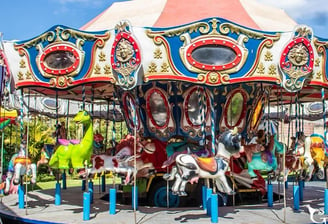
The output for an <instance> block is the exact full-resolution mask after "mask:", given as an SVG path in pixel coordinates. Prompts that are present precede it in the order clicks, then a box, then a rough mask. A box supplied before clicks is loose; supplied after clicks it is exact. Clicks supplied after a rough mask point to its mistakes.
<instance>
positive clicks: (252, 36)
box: [4, 0, 328, 139]
mask: <svg viewBox="0 0 328 224" xmlns="http://www.w3.org/2000/svg"><path fill="white" fill-rule="evenodd" d="M327 46H328V40H327V39H323V38H319V37H316V36H315V34H314V33H313V31H312V29H311V28H310V27H308V26H305V25H296V23H295V22H294V21H293V20H292V19H290V17H288V16H287V15H286V14H285V12H284V11H282V10H280V9H274V8H272V7H268V6H264V5H262V4H259V3H258V2H256V1H255V0H247V1H246V0H239V1H237V0H232V1H214V0H208V1H193V2H192V4H191V3H190V2H189V1H184V0H183V1H172V0H166V1H164V0H157V1H146V0H135V1H125V2H118V3H114V4H113V5H112V6H111V7H109V8H108V9H107V10H105V11H104V12H103V13H102V14H100V15H99V16H97V17H96V18H95V19H94V20H92V21H90V22H89V23H88V24H86V25H85V26H83V27H82V28H81V29H73V28H70V27H67V26H64V25H55V26H53V27H51V28H49V29H48V30H47V31H45V32H44V33H42V34H40V35H39V36H37V37H33V38H31V39H29V40H22V41H12V42H5V43H4V52H5V55H6V57H7V58H8V60H7V61H8V64H9V68H10V72H11V74H12V75H13V80H14V83H15V88H16V89H23V90H24V92H25V93H30V94H34V93H37V94H41V95H42V96H44V97H55V96H58V98H62V99H71V100H76V101H84V102H90V103H93V102H95V101H98V102H99V101H102V102H108V101H111V100H114V99H115V100H116V99H117V100H118V101H119V102H120V103H121V104H123V107H124V108H123V112H124V117H125V118H126V119H129V121H130V127H131V128H132V127H133V126H134V124H132V122H134V119H135V118H134V114H133V113H132V112H133V111H135V110H136V107H137V106H140V107H139V113H140V114H139V113H138V112H137V113H136V115H137V117H138V119H136V121H137V122H139V123H140V125H139V127H140V130H142V128H143V129H144V130H145V132H148V134H149V135H151V136H153V135H156V136H157V135H158V136H160V137H161V138H163V139H164V138H168V137H169V135H171V134H172V133H175V134H182V135H193V136H195V137H197V136H200V134H199V133H200V131H201V126H202V125H201V120H202V119H201V118H200V116H199V111H200V109H199V108H198V107H197V105H198V106H199V105H200V102H199V99H200V97H201V95H207V96H208V97H206V98H208V100H205V99H204V100H203V101H204V102H203V104H206V107H207V108H214V112H213V114H216V116H217V119H221V120H220V121H215V122H216V124H215V125H216V126H219V127H220V128H222V129H223V128H225V127H228V128H229V127H232V126H238V128H240V129H241V130H246V128H245V127H246V125H247V124H249V123H250V122H249V121H251V120H259V119H258V118H260V117H261V116H262V113H261V110H262V108H263V107H264V106H266V105H268V101H269V102H270V106H272V105H273V104H274V103H279V104H280V103H285V104H290V103H298V104H299V103H304V102H313V101H318V100H321V98H323V97H325V96H326V93H325V91H323V89H327V88H328V79H327V78H328V77H327V53H328V51H327ZM209 98H211V101H213V102H210V100H209ZM233 101H234V103H233V104H235V105H233V106H230V103H231V102H233ZM188 102H190V103H188ZM240 102H243V103H242V104H238V103H240ZM103 104H106V103H103ZM172 105H175V106H172ZM231 105H232V103H231ZM236 105H237V106H238V105H242V107H238V108H239V112H240V113H238V114H237V115H238V116H239V117H238V119H237V118H236V120H235V121H233V122H232V123H231V121H230V120H231V119H230V118H229V119H230V120H228V119H227V118H225V117H228V116H230V115H229V113H231V112H230V111H232V109H231V108H233V107H234V109H235V108H237V107H236ZM206 107H205V108H206ZM222 108H225V109H222ZM173 110H175V111H173ZM192 110H194V111H192ZM172 111H173V112H172ZM194 112H195V113H194ZM196 112H197V113H196ZM206 113H207V114H209V112H206ZM153 114H155V115H156V116H153ZM173 115H174V116H173ZM177 116H178V118H177ZM205 117H206V118H207V123H206V130H207V131H208V130H210V128H211V122H210V120H209V117H210V116H209V115H207V116H205ZM148 118H149V119H148ZM223 118H225V119H226V120H224V119H223ZM255 118H256V119H255ZM256 125H257V123H256V122H253V124H252V125H251V126H252V127H251V130H252V131H253V130H255V129H256ZM212 126H214V125H212ZM141 127H142V128H141ZM190 127H191V128H190Z"/></svg>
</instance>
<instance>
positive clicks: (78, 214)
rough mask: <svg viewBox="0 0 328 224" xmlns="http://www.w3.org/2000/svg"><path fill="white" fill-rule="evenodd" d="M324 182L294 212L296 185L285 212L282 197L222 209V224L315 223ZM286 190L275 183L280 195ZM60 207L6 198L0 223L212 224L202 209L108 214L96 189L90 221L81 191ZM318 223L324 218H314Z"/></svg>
mask: <svg viewBox="0 0 328 224" xmlns="http://www.w3.org/2000/svg"><path fill="white" fill-rule="evenodd" d="M325 186H326V183H325V182H320V181H315V182H306V183H305V187H304V190H303V201H301V202H300V204H299V209H297V210H295V209H294V201H293V183H289V185H288V188H287V189H286V201H287V206H286V209H284V203H283V199H282V198H283V197H282V198H281V200H280V201H279V200H277V201H274V203H273V206H272V207H268V204H267V203H266V202H263V203H260V204H256V205H254V204H253V205H241V206H225V207H219V223H234V224H235V223H240V224H244V223H245V224H246V223H265V224H273V223H284V221H285V223H292V224H296V223H298V224H300V223H313V221H312V220H311V218H310V214H309V209H308V207H307V206H308V205H309V206H311V207H312V208H314V209H321V210H323V208H324V191H325ZM279 188H280V189H281V192H282V188H283V186H282V185H280V186H278V184H276V183H273V191H274V192H275V193H277V192H278V191H279ZM61 193H62V195H61V204H60V205H55V198H54V195H55V190H36V191H32V192H28V194H27V203H25V205H27V206H25V208H23V209H20V208H19V207H18V195H15V194H12V195H8V196H4V197H2V199H1V203H0V217H1V220H0V223H92V224H95V223H113V224H132V223H140V224H141V223H145V224H152V223H155V224H161V223H163V224H170V223H197V224H199V223H211V217H209V216H208V215H206V211H204V210H203V209H202V208H201V207H179V208H156V207H149V206H139V207H138V210H137V211H136V212H135V213H134V211H133V210H132V207H131V205H122V204H117V206H116V214H115V215H111V214H109V202H108V201H107V200H103V198H104V195H105V193H103V192H100V189H97V188H95V189H94V195H93V203H92V205H91V208H90V220H87V221H83V193H82V190H81V188H78V187H71V188H67V189H65V190H63V189H62V190H61ZM315 218H316V220H317V221H319V222H320V221H321V222H322V220H321V219H322V218H324V217H322V216H321V217H320V215H319V216H317V217H316V216H315Z"/></svg>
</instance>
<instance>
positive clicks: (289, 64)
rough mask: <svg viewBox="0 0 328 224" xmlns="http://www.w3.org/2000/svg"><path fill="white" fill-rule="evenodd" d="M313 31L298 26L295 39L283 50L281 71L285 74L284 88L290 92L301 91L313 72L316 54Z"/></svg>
mask: <svg viewBox="0 0 328 224" xmlns="http://www.w3.org/2000/svg"><path fill="white" fill-rule="evenodd" d="M311 39H312V30H311V29H310V28H309V27H307V26H298V27H297V28H296V30H295V33H294V37H293V38H292V39H291V40H290V41H289V43H288V44H287V46H286V47H285V48H284V49H283V51H282V54H281V57H280V69H281V71H282V73H283V83H282V84H283V86H284V88H285V89H286V90H288V91H290V92H296V91H299V90H300V89H301V88H302V87H303V83H304V81H305V80H306V78H308V77H309V76H310V75H311V74H312V72H313V64H314V53H313V48H312V45H311Z"/></svg>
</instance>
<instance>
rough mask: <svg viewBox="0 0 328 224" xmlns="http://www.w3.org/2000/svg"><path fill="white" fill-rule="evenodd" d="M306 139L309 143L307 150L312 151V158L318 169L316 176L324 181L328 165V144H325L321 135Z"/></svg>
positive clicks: (313, 135)
mask: <svg viewBox="0 0 328 224" xmlns="http://www.w3.org/2000/svg"><path fill="white" fill-rule="evenodd" d="M305 139H306V141H307V142H309V143H308V144H307V145H306V146H305V148H309V149H310V150H309V151H310V152H311V156H312V158H313V160H314V161H315V164H316V165H317V168H318V170H317V172H316V176H317V177H318V178H319V179H321V180H322V179H324V178H325V169H324V168H325V166H326V165H327V164H328V157H327V156H326V154H327V149H328V146H327V143H326V142H325V139H324V137H323V136H322V135H320V134H312V135H311V136H307V137H306V138H305Z"/></svg>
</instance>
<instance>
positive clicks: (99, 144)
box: [93, 131, 104, 154]
mask: <svg viewBox="0 0 328 224" xmlns="http://www.w3.org/2000/svg"><path fill="white" fill-rule="evenodd" d="M103 141H104V137H103V136H102V135H101V134H100V133H99V132H98V131H96V133H95V134H94V135H93V149H94V153H95V154H99V151H101V150H102V149H103V147H104V143H103Z"/></svg>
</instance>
